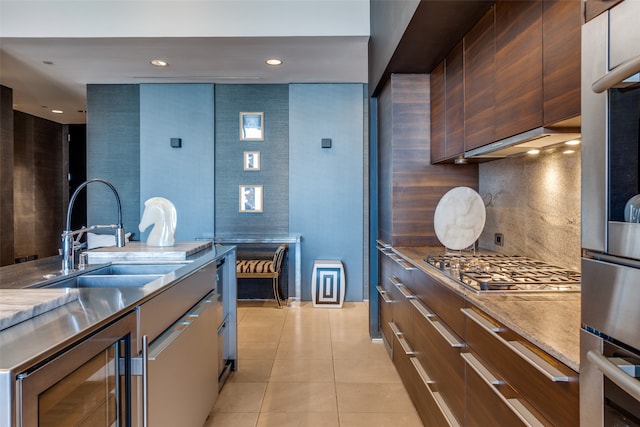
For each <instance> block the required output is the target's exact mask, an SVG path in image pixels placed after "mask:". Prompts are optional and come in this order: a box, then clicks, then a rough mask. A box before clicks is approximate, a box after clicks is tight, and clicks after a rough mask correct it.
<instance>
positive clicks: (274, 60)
mask: <svg viewBox="0 0 640 427" xmlns="http://www.w3.org/2000/svg"><path fill="white" fill-rule="evenodd" d="M264 62H265V63H266V64H267V65H274V66H275V65H282V60H281V59H277V58H271V59H267V60H266V61H264Z"/></svg>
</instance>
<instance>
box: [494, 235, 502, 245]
mask: <svg viewBox="0 0 640 427" xmlns="http://www.w3.org/2000/svg"><path fill="white" fill-rule="evenodd" d="M494 243H495V244H496V245H497V246H504V236H503V235H502V233H496V234H495V235H494Z"/></svg>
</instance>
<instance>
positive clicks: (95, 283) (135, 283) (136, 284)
mask: <svg viewBox="0 0 640 427" xmlns="http://www.w3.org/2000/svg"><path fill="white" fill-rule="evenodd" d="M162 276H163V275H162V274H117V275H100V274H86V275H84V276H75V277H71V278H69V279H67V280H61V281H59V282H55V283H52V284H51V285H48V286H47V288H141V287H143V286H144V285H146V284H148V283H151V282H153V281H154V280H156V279H158V278H160V277H162Z"/></svg>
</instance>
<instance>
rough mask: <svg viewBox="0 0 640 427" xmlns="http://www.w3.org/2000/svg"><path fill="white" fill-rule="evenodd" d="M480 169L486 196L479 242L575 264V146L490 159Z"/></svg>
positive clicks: (577, 159) (577, 177) (577, 189)
mask: <svg viewBox="0 0 640 427" xmlns="http://www.w3.org/2000/svg"><path fill="white" fill-rule="evenodd" d="M479 171H480V180H479V193H480V195H481V196H482V197H483V198H484V199H485V203H486V202H488V201H489V200H490V202H489V203H488V205H487V220H486V224H485V228H484V231H483V232H482V235H481V236H480V240H479V246H480V247H482V248H486V249H490V250H494V251H496V252H500V253H504V254H507V255H523V256H528V257H531V258H535V259H539V260H542V261H546V262H549V263H552V264H555V265H559V266H562V267H567V268H571V269H575V270H579V269H580V250H581V249H580V248H581V247H580V151H579V149H578V150H576V152H575V153H572V154H563V153H562V151H561V150H556V151H554V152H543V153H540V154H539V155H537V156H530V155H525V156H520V157H513V158H506V159H500V160H495V161H491V162H487V163H482V164H480V168H479ZM495 233H501V234H502V235H503V236H504V239H503V243H504V245H503V246H497V245H496V244H495V243H494V236H495Z"/></svg>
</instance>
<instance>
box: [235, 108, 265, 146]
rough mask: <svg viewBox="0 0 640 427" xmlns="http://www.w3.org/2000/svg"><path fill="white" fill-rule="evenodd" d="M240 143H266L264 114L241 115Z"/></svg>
mask: <svg viewBox="0 0 640 427" xmlns="http://www.w3.org/2000/svg"><path fill="white" fill-rule="evenodd" d="M240 141H264V113H255V112H254V113H240Z"/></svg>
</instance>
